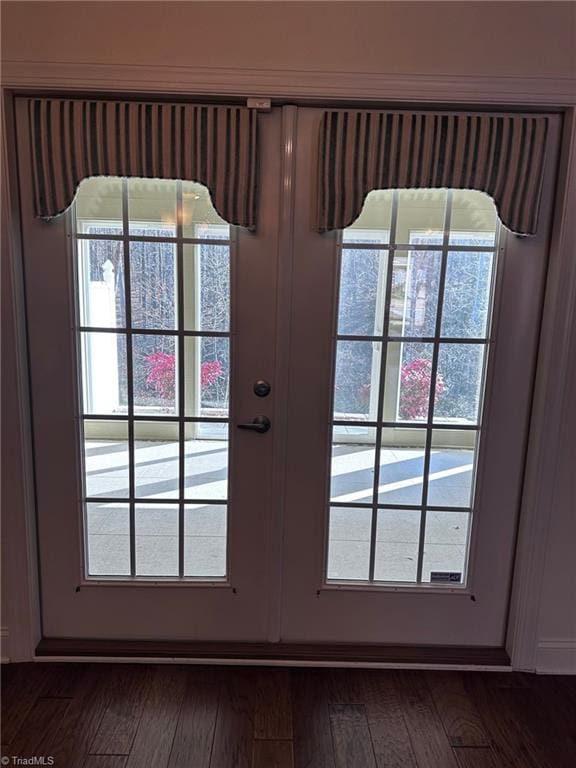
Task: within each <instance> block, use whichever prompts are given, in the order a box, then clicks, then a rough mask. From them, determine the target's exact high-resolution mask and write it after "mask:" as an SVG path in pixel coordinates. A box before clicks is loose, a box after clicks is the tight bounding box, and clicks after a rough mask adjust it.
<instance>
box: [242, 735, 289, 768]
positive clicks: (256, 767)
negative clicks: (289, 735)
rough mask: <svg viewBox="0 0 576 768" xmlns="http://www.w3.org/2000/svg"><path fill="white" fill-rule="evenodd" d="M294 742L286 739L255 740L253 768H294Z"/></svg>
mask: <svg viewBox="0 0 576 768" xmlns="http://www.w3.org/2000/svg"><path fill="white" fill-rule="evenodd" d="M293 766H294V756H293V754H292V742H291V741H288V740H286V739H283V740H280V739H268V740H255V741H254V756H253V759H252V768H293Z"/></svg>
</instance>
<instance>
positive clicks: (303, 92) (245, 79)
mask: <svg viewBox="0 0 576 768" xmlns="http://www.w3.org/2000/svg"><path fill="white" fill-rule="evenodd" d="M296 84H297V85H296ZM2 86H3V90H4V89H19V90H31V91H33V92H42V91H47V90H61V91H69V92H70V93H71V94H74V93H76V92H78V91H82V92H90V91H103V90H104V91H109V92H122V93H126V92H133V93H162V94H167V93H173V94H187V95H188V94H194V95H206V94H211V95H215V96H227V95H228V96H229V95H239V96H245V95H247V94H248V93H249V94H250V95H268V94H271V93H274V95H277V96H292V97H294V98H303V99H305V98H307V97H308V98H319V97H320V98H325V99H346V100H351V101H353V100H366V99H378V100H396V101H404V102H410V101H422V102H424V103H435V102H440V103H455V104H457V103H464V104H474V103H479V104H482V105H504V104H506V105H518V104H524V105H529V106H534V107H538V106H547V107H556V108H559V109H562V108H565V107H572V106H573V105H576V78H573V77H567V78H545V77H485V76H482V77H478V76H460V77H455V76H452V75H433V76H430V75H398V74H367V73H327V72H296V71H288V70H283V71H259V70H241V69H235V70H226V69H219V68H212V69H208V68H194V67H157V66H155V67H149V66H117V65H102V64H93V63H84V64H66V63H54V62H23V61H5V62H3V71H2ZM10 101H11V94H9V93H8V92H6V91H5V90H4V93H3V94H2V107H3V110H2V111H3V120H4V121H5V124H9V123H10V121H11V113H12V110H11V106H10V104H9V102H10ZM7 112H8V115H7ZM566 118H567V122H569V123H570V124H571V126H572V131H571V135H570V134H569V132H567V133H568V136H567V139H566V141H565V146H564V148H563V153H562V155H563V158H564V160H563V162H562V168H563V172H562V176H561V178H560V179H559V181H558V185H557V190H558V191H559V194H560V197H559V199H560V198H561V197H563V198H564V202H563V204H562V205H561V206H560V207H559V208H558V209H557V214H556V219H555V222H554V227H553V234H552V252H551V261H552V263H554V264H555V265H556V267H555V274H554V275H552V276H551V279H550V284H549V291H548V294H547V298H546V302H545V307H544V315H543V323H544V327H545V328H547V329H550V328H551V329H552V330H548V332H547V334H546V335H545V336H544V335H543V340H544V342H543V345H542V349H541V355H540V359H539V365H538V373H537V393H536V397H535V400H534V410H533V425H534V427H533V429H532V430H531V435H530V445H529V461H528V466H527V473H526V485H525V494H524V499H525V500H524V504H523V508H522V514H521V522H520V540H519V545H518V552H517V557H516V566H515V572H514V582H513V593H512V605H511V613H510V620H509V626H508V642H507V650H508V652H509V654H510V656H511V659H512V664H513V666H514V667H517V668H522V669H534V668H535V659H536V653H537V643H538V641H537V632H538V614H539V611H538V606H537V601H536V599H535V597H536V592H534V591H533V589H534V585H538V584H539V583H540V582H541V580H542V574H543V571H544V566H545V553H546V544H547V532H548V529H549V526H550V518H549V513H547V514H543V513H542V509H545V507H543V506H542V505H543V504H549V502H550V501H552V496H553V492H554V471H553V466H554V462H553V461H550V460H549V461H548V470H547V472H546V473H544V471H543V464H542V462H541V461H539V460H540V459H543V458H544V457H545V456H548V457H550V456H552V455H554V456H555V455H556V453H555V443H554V438H555V437H556V436H557V434H558V433H557V430H556V431H554V430H553V429H551V428H550V427H551V425H552V424H554V423H555V424H558V423H560V422H561V421H562V414H563V402H562V399H561V398H556V397H550V395H552V394H553V390H555V389H557V388H558V386H559V384H560V382H561V380H562V377H561V376H557V377H556V380H555V381H552V380H551V379H552V377H550V376H547V375H546V370H545V368H544V364H545V361H546V358H548V357H549V353H548V354H546V355H545V352H546V347H547V346H550V345H551V344H552V342H554V347H555V350H560V353H561V355H562V361H563V362H562V366H563V367H562V369H561V370H562V371H566V370H567V358H568V353H569V344H570V339H569V336H568V332H567V329H568V328H569V323H570V319H571V318H574V317H575V316H576V291H575V290H574V283H575V280H576V275H575V274H574V272H575V271H576V262H574V259H573V253H574V249H575V245H576V243H575V240H576V221H575V220H574V218H573V217H570V215H569V214H570V206H572V210H573V209H574V205H575V202H576V200H575V197H576V194H575V191H574V186H575V184H574V179H575V177H576V130H575V128H574V125H575V124H576V116H575V110H574V109H570V110H568V112H567V113H566ZM14 156H15V152H14V143H13V136H11V135H10V132H8V131H6V130H5V131H4V142H3V153H2V163H3V164H5V165H6V170H7V172H6V173H4V174H3V176H4V178H7V179H8V180H9V186H10V190H9V191H10V208H9V206H8V204H6V205H3V208H2V216H3V218H4V224H5V226H4V227H3V229H4V231H5V232H7V233H8V235H7V238H6V239H7V241H8V243H9V255H10V257H11V260H12V262H13V264H14V268H13V273H14V276H13V279H12V282H13V292H14V303H15V315H16V317H17V318H19V319H18V323H17V332H16V333H17V344H18V350H17V351H18V359H19V360H21V361H25V359H26V342H25V333H24V327H23V325H22V321H21V318H22V312H23V308H24V298H23V291H22V288H21V280H20V278H19V277H18V275H19V274H20V272H21V268H20V267H19V266H18V263H17V262H21V259H20V232H19V219H18V211H17V208H16V209H14V206H15V205H17V202H16V201H17V187H16V186H15V184H14V171H15V168H14V163H13V162H11V161H10V160H9V158H14ZM3 170H4V169H3ZM570 185H572V191H571V192H570ZM570 195H571V197H570ZM6 199H7V196H6V195H5V197H4V200H5V201H6ZM564 270H568V272H567V273H566V272H565V271H564ZM566 274H568V275H570V276H571V277H572V280H570V279H566V278H565V275H566ZM561 275H564V277H561ZM570 284H571V285H572V290H568V289H569V287H570ZM562 325H563V326H564V333H563V335H562V336H558V335H554V329H559V330H560V329H561V328H562ZM552 337H554V338H552ZM557 370H558V369H557ZM27 388H28V384H27V373H26V370H25V366H24V367H23V366H22V365H21V366H19V369H18V390H19V391H18V395H19V403H20V412H21V418H22V428H21V434H22V446H21V450H20V457H19V463H20V469H21V471H20V480H21V483H22V485H23V488H24V494H23V500H24V505H25V509H24V514H23V515H22V518H23V519H24V520H25V521H26V526H25V528H26V530H25V535H24V536H19V534H18V531H17V530H16V529H15V528H14V529H13V527H12V522H11V521H9V522H8V526H9V528H10V530H9V532H8V533H9V535H10V538H11V544H12V546H11V551H12V552H13V560H12V561H11V563H10V564H9V565H10V570H9V579H10V585H11V586H10V591H9V594H8V596H7V604H8V605H7V614H8V622H9V624H8V626H7V627H5V628H3V632H5V633H6V634H7V636H8V640H9V643H8V644H7V648H6V650H4V654H6V655H7V656H9V657H10V658H12V659H14V660H16V659H18V660H25V659H31V658H33V653H34V647H35V644H36V642H37V640H38V639H39V602H38V598H37V591H38V582H37V570H36V557H35V555H34V554H33V553H34V552H35V548H36V543H35V536H36V532H35V522H34V511H33V503H32V501H33V495H34V488H33V474H32V465H31V447H32V439H31V433H30V430H29V428H28V426H27V425H29V419H30V414H29V401H28V396H27ZM545 414H546V424H545V423H544V421H545V418H544V417H545ZM545 426H547V427H548V430H547V431H546V432H545V429H544V428H545ZM14 480H16V478H14ZM530 488H532V489H535V488H538V493H537V495H534V494H533V493H532V494H531V493H530ZM548 509H549V507H548ZM24 585H26V586H25V587H24ZM23 588H24V590H25V592H26V599H25V601H23V602H20V596H21V595H22V589H23ZM537 591H538V590H537ZM18 604H20V606H21V605H22V604H25V605H29V606H30V607H29V611H22V610H16V606H18Z"/></svg>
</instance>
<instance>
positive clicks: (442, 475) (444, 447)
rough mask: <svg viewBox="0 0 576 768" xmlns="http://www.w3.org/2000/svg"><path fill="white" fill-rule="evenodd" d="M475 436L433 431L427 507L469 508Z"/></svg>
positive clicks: (444, 430) (448, 431)
mask: <svg viewBox="0 0 576 768" xmlns="http://www.w3.org/2000/svg"><path fill="white" fill-rule="evenodd" d="M477 435H478V433H477V432H476V431H475V430H463V429H460V430H457V429H435V430H433V431H432V452H431V454H430V475H429V478H428V505H429V506H431V507H470V506H471V504H472V498H471V497H472V478H473V475H474V464H475V454H476V443H477Z"/></svg>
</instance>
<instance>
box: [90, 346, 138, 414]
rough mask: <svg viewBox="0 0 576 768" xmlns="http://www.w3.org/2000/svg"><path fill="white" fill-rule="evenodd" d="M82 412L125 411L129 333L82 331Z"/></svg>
mask: <svg viewBox="0 0 576 768" xmlns="http://www.w3.org/2000/svg"><path fill="white" fill-rule="evenodd" d="M80 347H81V354H82V393H83V412H84V413H97V414H99V415H105V414H119V413H126V411H127V410H128V386H127V380H126V336H125V335H124V334H120V333H92V332H82V333H81V334H80Z"/></svg>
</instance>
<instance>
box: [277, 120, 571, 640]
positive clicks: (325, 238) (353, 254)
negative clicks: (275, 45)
mask: <svg viewBox="0 0 576 768" xmlns="http://www.w3.org/2000/svg"><path fill="white" fill-rule="evenodd" d="M320 117H321V111H320V110H312V109H307V110H300V111H299V116H298V132H297V139H296V148H297V149H296V158H297V161H296V187H297V189H298V191H299V196H300V197H301V198H303V199H311V198H313V195H314V179H315V177H314V173H313V172H312V173H311V169H312V168H314V167H315V165H314V163H315V159H316V154H315V153H316V146H315V139H316V137H317V135H318V128H319V122H320ZM557 141H558V123H557V122H556V121H554V119H553V120H552V136H551V142H552V146H553V147H557ZM554 156H555V152H554V151H552V152H551V153H550V155H549V157H554ZM549 165H550V167H549V168H548V169H547V175H546V179H545V185H544V195H543V206H542V210H541V218H540V232H539V234H538V236H537V237H534V238H518V237H515V236H513V235H510V234H509V233H507V232H506V231H505V230H503V229H501V230H500V233H499V238H498V227H497V226H496V219H495V212H494V206H493V204H492V202H491V201H490V200H489V199H488V198H486V197H485V196H483V195H481V194H480V193H474V192H472V193H469V192H466V191H462V192H460V191H453V192H448V193H446V192H445V191H442V190H431V191H426V190H418V191H415V192H414V191H410V190H405V191H401V192H399V193H398V192H392V191H378V192H374V193H371V196H373V198H374V200H371V199H370V196H369V198H368V199H367V201H365V206H364V209H363V211H362V214H361V216H360V217H359V218H358V219H357V221H356V222H354V224H353V225H352V226H351V227H349V228H348V229H347V230H345V231H344V233H343V234H342V235H341V234H340V233H328V234H325V235H318V234H316V233H314V231H313V227H312V225H311V220H310V213H309V210H306V209H305V208H304V207H302V208H297V209H296V212H295V222H294V240H295V248H294V267H293V300H292V321H291V330H292V343H291V350H292V356H291V362H290V371H291V375H290V400H289V403H288V411H289V413H292V414H294V418H293V419H292V420H291V421H290V425H289V429H288V435H287V456H288V460H287V479H286V489H287V491H286V501H285V504H286V512H285V539H284V541H285V549H284V563H285V569H284V588H283V600H284V602H283V622H282V632H281V634H282V639H283V640H286V641H295V640H300V641H317V642H335V641H340V642H372V643H374V642H386V643H415V644H417V643H430V644H463V645H466V644H469V645H495V646H497V645H501V644H502V643H503V640H504V632H505V622H506V615H507V605H508V593H509V585H510V575H511V566H512V558H513V551H514V543H515V531H516V517H517V510H518V506H519V499H520V489H521V480H522V467H523V460H524V446H525V440H526V434H527V424H528V419H529V413H530V398H531V391H532V377H533V367H534V360H535V354H536V346H537V339H538V330H539V319H540V306H541V297H542V291H543V285H544V279H545V272H546V243H547V238H548V232H549V222H550V219H551V198H552V186H553V176H554V167H553V166H554V164H553V163H552V162H551V163H550V164H549ZM474 198H476V199H474ZM447 200H450V204H449V205H448V206H447V205H446V202H447ZM312 209H313V206H312ZM471 214H472V215H471ZM451 221H452V225H451ZM341 243H342V246H341V245H340V244H341ZM463 243H465V245H463ZM390 244H391V246H392V247H390V248H389V247H388V246H389V245H390ZM466 247H468V249H469V251H470V252H471V253H472V254H474V252H475V253H476V255H475V256H474V255H473V259H474V260H473V261H471V259H470V257H469V256H468V253H467V252H466V250H465V249H466ZM463 249H464V250H463ZM482 249H484V250H482ZM493 249H496V250H495V251H494V252H492V250H493ZM482 254H484V256H483V255H482ZM463 259H466V261H465V262H463ZM410 263H411V264H412V275H411V274H410ZM462 263H464V264H465V266H466V268H467V269H468V271H469V267H471V266H473V267H474V270H475V271H476V272H477V273H482V274H483V275H484V278H483V279H482V280H481V281H479V282H478V281H477V282H478V285H476V286H472V287H471V286H470V285H468V286H466V285H464V284H463V283H462V279H461V275H462ZM493 265H494V268H493ZM415 267H417V269H418V270H419V272H420V273H422V272H424V273H426V274H427V278H426V280H425V281H424V283H423V284H422V285H423V287H424V288H425V289H426V290H425V291H424V292H420V293H419V292H418V291H417V290H414V289H411V288H410V281H411V280H412V281H414V279H415V274H414V268H415ZM492 269H493V272H494V281H492V277H491V274H490V273H491V271H492ZM383 273H385V274H386V277H385V279H384V287H382V283H383V278H382V274H383ZM459 275H460V277H459ZM340 279H341V284H342V287H344V288H345V290H344V291H343V290H340V292H339V291H338V288H339V282H340ZM467 279H468V281H470V277H469V276H468V278H467ZM492 285H493V289H492ZM444 288H445V290H443V289H444ZM466 292H468V294H469V296H468V297H467V296H466ZM492 293H493V294H494V313H493V318H492V323H491V325H490V323H489V311H488V310H489V306H490V296H491V295H492ZM470 296H473V297H474V298H475V299H476V300H477V303H478V306H477V307H476V311H474V312H473V311H472V310H471V307H470V301H469V298H470ZM355 302H356V304H355ZM442 306H444V307H445V311H444V312H442ZM382 328H384V332H382V330H381V329H382ZM484 334H486V335H484ZM485 351H486V352H487V354H486V355H485ZM463 352H464V354H463V357H464V358H466V359H465V360H460V363H458V365H459V366H460V367H459V368H458V365H456V362H457V359H458V358H459V357H460V358H462V353H463ZM485 356H486V357H487V359H488V367H487V369H486V372H485V371H484V357H485ZM375 359H376V360H379V361H382V362H383V365H382V368H381V369H380V370H379V369H378V365H375V363H374V361H375ZM455 361H456V362H455ZM466 371H467V373H466ZM435 374H437V375H438V376H437V379H436V385H435V388H434V398H433V399H434V401H435V402H434V403H431V402H430V400H431V399H432V398H431V396H430V395H431V389H430V379H431V376H432V379H434V376H435ZM484 378H486V397H485V398H484V399H483V398H482V396H481V395H482V390H483V387H482V382H483V380H484ZM422 381H423V385H422ZM458 388H459V389H460V390H461V393H460V396H459V397H454V394H455V392H456V390H457V389H458ZM374 390H377V391H378V392H379V398H378V399H379V404H378V407H377V409H376V411H375V409H374V406H373V403H374V396H373V391H374ZM450 392H452V396H450ZM304 393H305V395H304ZM296 414H297V418H296ZM480 419H481V421H480ZM480 425H481V426H480ZM427 427H428V428H427ZM478 435H480V440H479V442H478V439H477V436H478ZM331 442H332V443H333V446H332V450H331ZM330 462H332V466H333V472H332V478H331V482H330ZM378 467H379V472H380V475H379V478H378V475H376V473H375V471H374V470H375V468H378ZM473 490H474V493H473V496H472V491H473ZM423 494H425V495H426V497H427V498H426V497H423ZM330 498H332V500H333V502H334V504H333V506H332V511H331V512H330V504H329V500H330ZM472 499H473V501H472ZM469 541H470V542H471V547H470V555H469V557H468V542H469ZM432 573H434V574H435V575H434V582H435V583H430V582H431V578H432V575H431V574H432ZM456 574H461V576H460V583H459V584H458V583H456V586H454V582H451V581H450V579H451V578H452V577H455V575H456ZM443 579H446V583H441V580H443ZM439 582H440V583H439Z"/></svg>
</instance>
